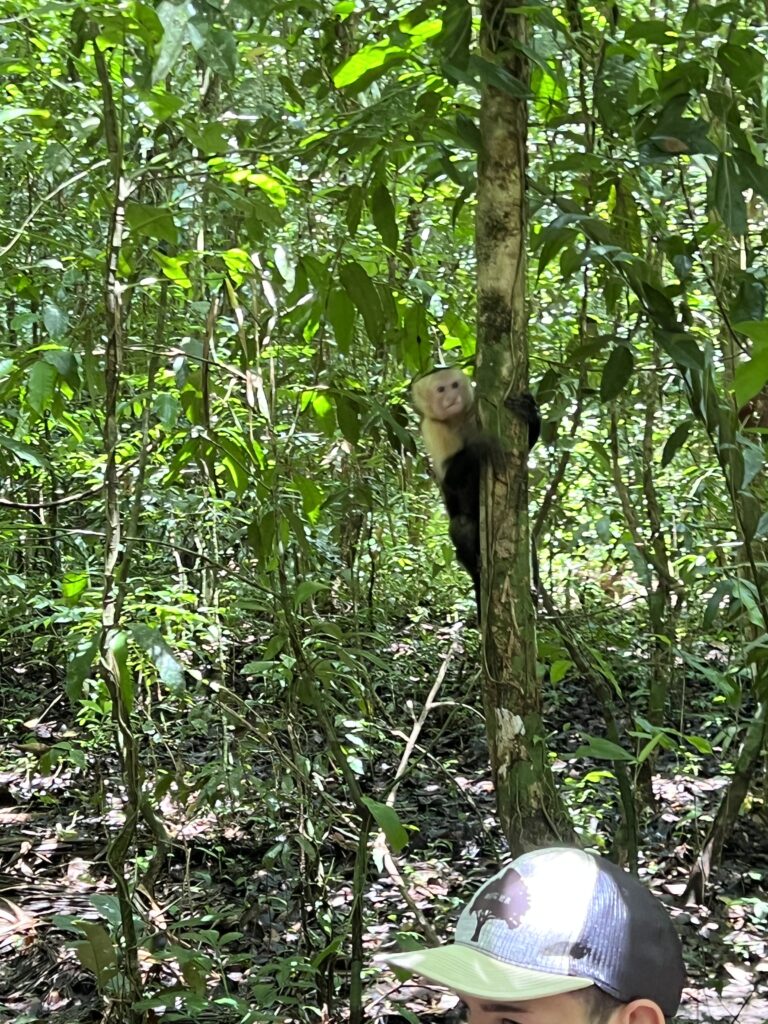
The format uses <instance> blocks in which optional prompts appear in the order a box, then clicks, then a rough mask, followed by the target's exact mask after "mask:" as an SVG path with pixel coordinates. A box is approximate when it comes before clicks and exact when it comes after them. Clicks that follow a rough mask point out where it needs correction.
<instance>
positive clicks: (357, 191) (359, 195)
mask: <svg viewBox="0 0 768 1024" xmlns="http://www.w3.org/2000/svg"><path fill="white" fill-rule="evenodd" d="M362 213H363V190H362V189H361V188H360V186H359V185H350V187H349V188H348V189H347V209H346V221H347V230H348V231H349V233H350V235H351V236H352V237H353V238H354V236H355V235H356V234H357V229H358V227H359V226H360V217H361V216H362Z"/></svg>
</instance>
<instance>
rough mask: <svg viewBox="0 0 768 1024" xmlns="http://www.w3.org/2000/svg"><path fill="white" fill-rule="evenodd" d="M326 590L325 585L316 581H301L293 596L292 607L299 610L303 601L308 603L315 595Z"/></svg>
mask: <svg viewBox="0 0 768 1024" xmlns="http://www.w3.org/2000/svg"><path fill="white" fill-rule="evenodd" d="M326 590H328V584H327V583H319V582H318V581H316V580H303V581H302V582H301V583H300V584H299V585H298V587H296V592H295V593H294V595H293V607H294V608H300V607H301V605H303V604H304V602H305V601H309V600H310V598H312V597H314V596H315V594H319V593H321V592H323V591H326Z"/></svg>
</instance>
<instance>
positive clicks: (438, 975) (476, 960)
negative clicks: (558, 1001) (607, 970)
mask: <svg viewBox="0 0 768 1024" xmlns="http://www.w3.org/2000/svg"><path fill="white" fill-rule="evenodd" d="M376 959H377V960H379V959H381V960H383V961H385V962H386V963H388V964H391V966H392V967H400V968H403V969H404V970H407V971H412V972H413V973H414V974H418V975H419V976H420V977H422V978H426V980H427V981H434V982H436V983H437V984H438V985H445V986H446V987H447V988H451V989H453V990H454V991H456V992H461V993H463V994H464V995H467V996H474V997H475V998H477V999H492V1000H494V1001H496V1002H522V1001H524V1000H526V999H541V998H543V997H544V996H557V995H562V994H563V993H564V992H576V991H577V990H578V989H582V988H589V987H590V985H592V984H593V982H592V981H590V980H589V979H587V978H572V977H569V976H568V975H563V974H545V973H544V972H543V971H534V970H531V968H529V967H515V966H514V965H513V964H506V963H502V962H501V961H499V960H494V958H493V957H490V956H488V954H487V953H481V952H480V951H479V950H477V949H470V948H469V947H468V946H460V945H457V944H455V943H452V944H450V945H447V946H437V947H436V948H435V949H422V950H416V951H412V952H409V953H384V954H381V955H380V956H378V957H376Z"/></svg>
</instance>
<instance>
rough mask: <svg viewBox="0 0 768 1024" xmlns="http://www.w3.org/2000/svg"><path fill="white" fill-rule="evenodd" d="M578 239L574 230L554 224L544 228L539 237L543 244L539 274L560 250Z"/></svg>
mask: <svg viewBox="0 0 768 1024" xmlns="http://www.w3.org/2000/svg"><path fill="white" fill-rule="evenodd" d="M577 237H578V236H577V234H576V232H575V231H574V230H573V229H572V228H568V227H557V226H555V225H553V224H548V225H547V226H546V227H545V228H543V229H542V230H541V231H540V232H539V236H538V241H540V242H541V252H540V253H539V266H538V270H537V273H538V274H541V273H542V271H543V270H544V269H545V268H546V267H547V266H548V265H549V264H550V263H551V262H552V260H553V259H554V258H555V256H557V254H558V253H559V252H560V250H561V249H564V248H565V247H566V246H567V245H569V244H570V243H571V242H573V241H575V240H576V238H577Z"/></svg>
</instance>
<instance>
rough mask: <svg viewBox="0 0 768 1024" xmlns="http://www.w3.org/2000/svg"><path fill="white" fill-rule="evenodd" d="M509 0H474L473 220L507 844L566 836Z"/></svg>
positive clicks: (569, 834) (489, 627) (523, 126)
mask: <svg viewBox="0 0 768 1024" xmlns="http://www.w3.org/2000/svg"><path fill="white" fill-rule="evenodd" d="M517 6H518V4H517V3H515V2H510V0H501V2H499V0H483V2H482V5H481V14H482V25H481V36H480V45H481V51H482V55H483V57H484V58H486V60H488V61H491V62H493V63H495V64H497V65H499V66H501V67H502V68H503V69H504V70H505V71H506V72H507V73H508V74H509V75H510V76H511V80H510V79H507V81H508V82H509V86H508V88H507V89H506V90H505V91H501V90H500V89H498V88H495V87H494V86H491V85H488V84H485V85H484V87H483V94H482V101H481V110H480V134H481V148H480V156H479V166H478V208H477V225H476V245H477V264H478V314H477V321H478V323H477V328H478V341H477V372H476V380H477V383H478V395H479V399H480V414H481V418H482V421H483V424H484V426H485V427H486V428H487V429H488V430H489V431H490V432H491V433H493V434H496V435H498V436H499V438H500V439H501V442H502V446H503V449H504V451H505V453H507V455H506V457H505V459H504V460H499V462H500V464H499V465H497V466H495V467H493V469H492V470H489V471H488V472H487V473H486V475H485V481H484V486H483V499H482V535H483V539H482V586H483V594H482V602H483V655H484V660H483V668H484V684H483V692H484V704H485V712H486V722H487V732H488V744H489V748H490V756H491V765H492V768H493V774H494V781H495V784H496V798H497V803H498V809H499V816H500V819H501V823H502V827H503V829H504V832H505V834H506V836H507V839H508V841H509V845H510V848H511V850H512V851H513V853H515V854H517V853H520V852H522V851H523V850H526V849H532V848H534V847H537V846H544V845H548V844H549V845H551V844H552V843H553V842H557V841H563V842H571V841H573V830H572V827H571V825H570V821H569V819H568V815H567V813H566V812H565V810H564V808H563V806H562V804H561V802H560V800H559V797H558V794H557V790H556V788H555V785H554V782H553V778H552V775H551V772H550V770H549V765H548V761H547V750H546V745H545V742H544V738H543V728H542V722H541V716H540V707H539V704H540V700H539V689H538V684H537V679H536V645H535V633H534V615H533V603H532V600H531V592H530V542H529V532H528V484H527V447H528V446H527V437H528V433H527V429H526V427H525V425H524V424H523V422H522V420H520V419H519V418H518V417H516V416H515V415H514V414H512V413H510V412H509V411H507V410H506V409H505V407H504V399H505V397H506V396H507V395H517V394H520V392H522V391H525V390H526V388H527V380H528V351H527V323H526V321H527V317H526V303H525V282H526V273H525V270H526V242H527V232H526V187H525V175H526V143H527V118H528V111H527V103H526V96H527V93H528V82H529V69H528V62H527V60H526V58H525V56H524V53H525V45H526V43H527V35H528V26H527V21H526V17H525V15H519V14H517V13H516V8H517ZM515 83H517V85H516V84H515ZM518 86H519V89H518ZM513 94H518V95H513ZM502 462H503V464H501V463H502Z"/></svg>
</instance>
